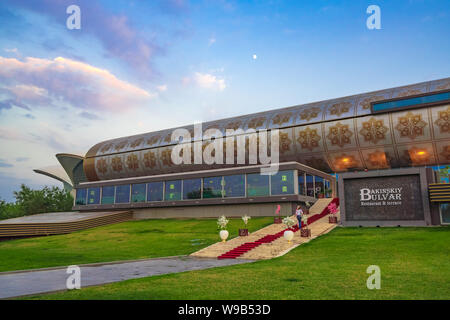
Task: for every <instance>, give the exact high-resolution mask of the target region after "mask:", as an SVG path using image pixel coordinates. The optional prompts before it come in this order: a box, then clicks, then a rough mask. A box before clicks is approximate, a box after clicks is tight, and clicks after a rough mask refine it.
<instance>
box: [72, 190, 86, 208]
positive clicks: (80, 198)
mask: <svg viewBox="0 0 450 320" xmlns="http://www.w3.org/2000/svg"><path fill="white" fill-rule="evenodd" d="M86 193H87V189H86V188H82V189H77V196H76V199H75V204H76V205H85V204H86Z"/></svg>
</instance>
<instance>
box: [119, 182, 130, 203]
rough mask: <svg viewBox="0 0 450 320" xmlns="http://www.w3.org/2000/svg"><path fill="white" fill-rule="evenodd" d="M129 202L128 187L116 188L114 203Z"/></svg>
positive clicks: (127, 185)
mask: <svg viewBox="0 0 450 320" xmlns="http://www.w3.org/2000/svg"><path fill="white" fill-rule="evenodd" d="M128 202H130V185H129V184H126V185H122V186H116V203H128Z"/></svg>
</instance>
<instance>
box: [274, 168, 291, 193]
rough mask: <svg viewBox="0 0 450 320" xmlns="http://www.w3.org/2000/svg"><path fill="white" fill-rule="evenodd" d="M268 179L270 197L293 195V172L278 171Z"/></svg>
mask: <svg viewBox="0 0 450 320" xmlns="http://www.w3.org/2000/svg"><path fill="white" fill-rule="evenodd" d="M270 177H271V188H272V190H271V191H272V195H280V194H293V193H294V171H291V170H287V171H278V172H277V173H276V174H274V175H272V176H270Z"/></svg>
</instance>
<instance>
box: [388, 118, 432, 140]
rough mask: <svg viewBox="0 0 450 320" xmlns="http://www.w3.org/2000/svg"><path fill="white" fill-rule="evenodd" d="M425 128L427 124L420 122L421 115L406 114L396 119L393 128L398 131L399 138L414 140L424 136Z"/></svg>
mask: <svg viewBox="0 0 450 320" xmlns="http://www.w3.org/2000/svg"><path fill="white" fill-rule="evenodd" d="M426 126H427V123H426V122H425V121H423V120H422V115H421V114H418V113H416V114H414V113H412V112H408V113H407V114H406V115H405V116H404V117H399V118H398V123H397V126H396V127H395V128H396V129H397V130H398V131H399V133H400V136H401V137H408V138H410V139H411V140H414V139H415V138H417V137H420V136H423V135H424V131H423V130H424V128H425V127H426Z"/></svg>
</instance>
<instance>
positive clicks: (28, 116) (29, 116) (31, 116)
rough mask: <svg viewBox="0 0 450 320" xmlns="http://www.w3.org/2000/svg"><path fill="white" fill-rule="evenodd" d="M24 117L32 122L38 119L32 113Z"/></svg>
mask: <svg viewBox="0 0 450 320" xmlns="http://www.w3.org/2000/svg"><path fill="white" fill-rule="evenodd" d="M24 117H25V118H28V119H32V120H34V119H36V117H35V116H33V115H32V114H31V113H27V114H26V115H24Z"/></svg>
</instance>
